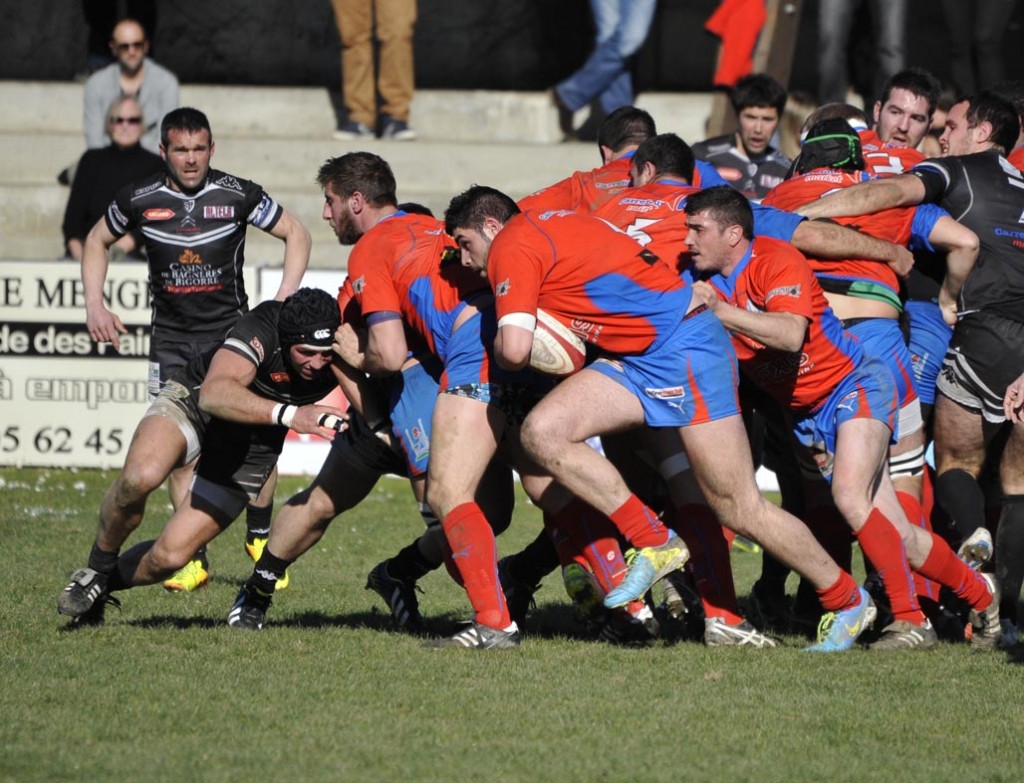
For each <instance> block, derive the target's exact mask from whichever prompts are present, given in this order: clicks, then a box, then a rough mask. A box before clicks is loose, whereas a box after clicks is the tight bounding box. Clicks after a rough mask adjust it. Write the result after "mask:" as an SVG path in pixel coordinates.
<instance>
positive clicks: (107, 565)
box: [89, 543, 120, 576]
mask: <svg viewBox="0 0 1024 783" xmlns="http://www.w3.org/2000/svg"><path fill="white" fill-rule="evenodd" d="M119 554H120V553H118V552H104V551H103V550H102V549H100V547H99V544H95V543H94V544H93V545H92V551H91V552H89V568H91V569H92V570H93V571H96V572H97V573H99V574H106V575H107V576H110V574H112V573H113V571H114V569H115V568H117V558H118V556H119Z"/></svg>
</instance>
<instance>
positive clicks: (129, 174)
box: [63, 97, 164, 261]
mask: <svg viewBox="0 0 1024 783" xmlns="http://www.w3.org/2000/svg"><path fill="white" fill-rule="evenodd" d="M104 125H105V128H106V135H107V138H108V140H109V141H110V144H109V145H108V146H106V147H102V148H100V149H92V150H86V152H85V154H84V155H82V158H81V160H80V161H79V162H78V167H77V169H76V171H75V178H74V181H73V182H72V184H71V195H70V196H69V197H68V205H67V208H66V209H65V210H64V225H63V230H64V247H65V250H66V255H67V257H70V258H73V259H74V260H75V261H81V260H82V243H83V242H84V241H85V236H86V234H88V233H89V229H91V228H92V227H93V226H94V225H95V224H96V221H97V220H99V219H100V218H101V217H103V213H104V212H106V211H107V207H108V206H109V205H110V202H111V200H112V199H113V198H114V194H115V193H117V191H118V190H119V189H121V188H122V187H124V186H125V185H127V184H128V183H129V182H135V181H136V180H140V179H144V178H145V177H147V176H149V175H150V174H154V173H156V172H158V171H162V170H163V168H164V162H163V160H162V159H161V158H160V156H159V155H154V154H153V153H152V152H150V151H149V150H145V149H143V148H142V146H141V145H140V143H139V141H140V139H141V138H142V129H143V127H144V122H143V114H142V107H141V106H140V105H139V102H138V101H137V100H135V99H134V98H125V97H120V98H117V99H115V100H114V102H113V103H112V104H111V105H110V108H109V109H108V110H107V119H106V122H105V124H104ZM136 239H137V238H136V237H134V236H133V235H132V234H126V235H125V236H124V237H122V238H121V239H120V240H119V241H118V242H117V246H118V247H120V248H121V249H122V250H124V252H125V253H132V252H133V251H134V250H135V248H136V247H138V246H140V243H139V242H137V241H136Z"/></svg>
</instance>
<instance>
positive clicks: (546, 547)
mask: <svg viewBox="0 0 1024 783" xmlns="http://www.w3.org/2000/svg"><path fill="white" fill-rule="evenodd" d="M558 564H559V561H558V551H557V550H556V549H555V545H554V543H552V541H551V536H550V535H548V532H547V530H541V531H540V533H539V534H538V536H537V537H536V538H535V539H533V541H531V542H530V543H529V544H527V545H526V547H525V548H524V549H523V550H522V551H521V552H517V553H516V554H514V555H511V556H510V557H509V558H508V560H507V561H506V563H505V567H506V569H507V570H508V573H509V576H511V577H512V578H513V579H514V580H516V581H517V582H523V583H524V584H528V585H539V584H540V580H541V579H543V578H544V577H545V576H547V575H548V574H550V573H551V572H552V571H554V570H555V569H556V568H558Z"/></svg>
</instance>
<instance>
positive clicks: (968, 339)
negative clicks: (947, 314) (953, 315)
mask: <svg viewBox="0 0 1024 783" xmlns="http://www.w3.org/2000/svg"><path fill="white" fill-rule="evenodd" d="M1022 371H1024V323H1021V322H1019V321H1011V320H1010V319H1009V318H1003V317H1002V316H998V315H992V314H990V313H970V314H969V315H966V316H964V317H963V319H961V320H960V321H959V323H957V325H956V328H955V329H954V330H953V339H952V340H951V341H950V343H949V350H948V351H947V352H946V356H945V358H944V359H943V360H942V369H941V370H940V371H939V379H938V384H937V385H938V390H939V392H940V393H941V394H942V395H943V396H945V397H948V398H949V399H951V400H952V401H953V402H955V403H957V404H958V405H960V406H961V407H962V408H964V409H966V410H969V411H972V412H973V413H980V414H981V415H982V416H984V418H985V420H986V421H988V422H991V423H993V424H1001V423H1002V422H1004V421H1006V416H1005V415H1004V414H1003V395H1005V394H1006V387H1007V386H1009V385H1010V384H1011V383H1013V381H1015V380H1016V379H1017V378H1018V377H1019V376H1020V374H1021V372H1022Z"/></svg>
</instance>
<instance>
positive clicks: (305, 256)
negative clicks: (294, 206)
mask: <svg viewBox="0 0 1024 783" xmlns="http://www.w3.org/2000/svg"><path fill="white" fill-rule="evenodd" d="M268 233H269V234H270V235H271V236H273V237H277V238H278V239H282V240H284V272H283V275H282V276H281V286H280V287H279V288H278V289H277V293H276V294H274V299H276V300H277V301H279V302H283V301H284V300H285V299H287V298H288V297H289V296H291V295H292V294H294V293H295V292H296V291H298V290H299V286H300V285H301V284H302V276H303V275H304V274H305V273H306V267H307V266H309V251H310V249H311V248H312V247H313V238H312V237H311V236H310V234H309V230H308V229H307V228H306V227H305V226H304V225H303V224H302V221H300V220H299V219H298V218H296V217H295V216H294V215H292V214H291V213H290V212H289V211H288V210H286V209H282V210H281V217H280V218H278V220H277V222H276V223H275V224H274V227H273V228H272V229H270V231H269V232H268Z"/></svg>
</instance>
